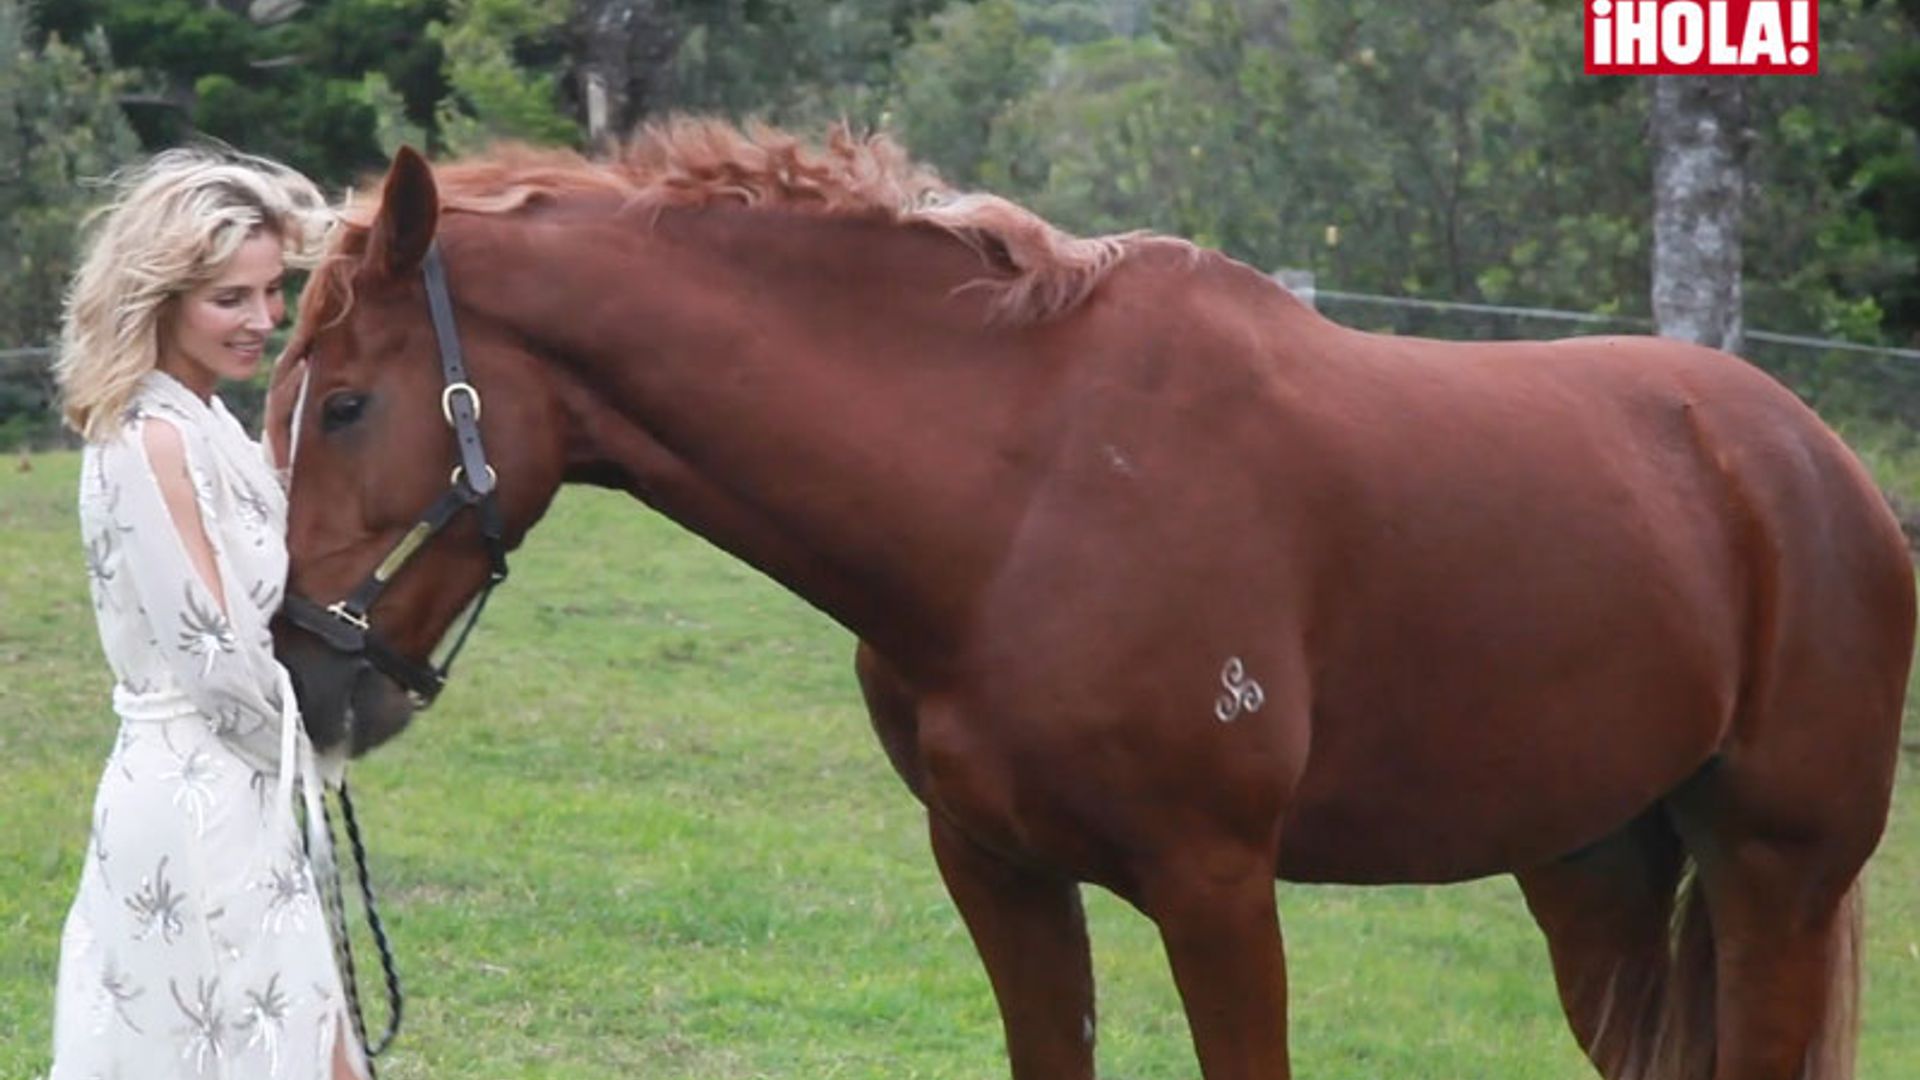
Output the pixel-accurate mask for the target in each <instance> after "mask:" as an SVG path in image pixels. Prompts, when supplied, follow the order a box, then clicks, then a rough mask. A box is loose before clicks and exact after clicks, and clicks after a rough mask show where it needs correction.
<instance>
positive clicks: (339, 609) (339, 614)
mask: <svg viewBox="0 0 1920 1080" xmlns="http://www.w3.org/2000/svg"><path fill="white" fill-rule="evenodd" d="M327 614H329V615H331V616H333V617H334V618H336V619H339V620H340V621H341V622H343V623H346V624H348V625H350V626H353V627H357V628H358V629H360V630H363V631H364V630H367V629H370V628H371V626H372V624H371V623H369V622H368V621H367V617H366V616H365V615H362V614H359V613H358V612H356V611H354V610H353V609H352V608H350V607H348V606H347V602H346V601H345V600H336V601H334V602H333V603H331V604H328V605H327Z"/></svg>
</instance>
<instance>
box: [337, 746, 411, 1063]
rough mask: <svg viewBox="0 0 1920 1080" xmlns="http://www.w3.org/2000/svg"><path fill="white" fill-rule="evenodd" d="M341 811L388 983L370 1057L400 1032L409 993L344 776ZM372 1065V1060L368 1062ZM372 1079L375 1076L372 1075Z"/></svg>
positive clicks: (356, 1011)
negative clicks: (403, 984) (384, 1022)
mask: <svg viewBox="0 0 1920 1080" xmlns="http://www.w3.org/2000/svg"><path fill="white" fill-rule="evenodd" d="M340 811H341V816H343V817H345V818H346V819H347V842H348V843H349V844H351V845H352V846H353V869H354V876H355V877H356V878H358V879H359V881H360V900H361V903H362V904H363V905H364V906H365V908H366V914H367V929H369V930H371V931H373V945H374V948H375V949H377V950H378V951H379V953H380V974H381V976H382V977H383V978H384V979H385V981H386V986H387V1026H386V1030H384V1031H382V1032H381V1033H380V1039H379V1041H378V1042H377V1043H375V1044H373V1045H372V1046H371V1047H369V1048H368V1050H367V1056H368V1057H369V1058H374V1057H378V1056H380V1055H381V1054H384V1053H386V1051H387V1048H388V1047H389V1046H392V1045H393V1038H394V1036H395V1035H398V1034H399V1033H400V1017H401V1014H402V1013H403V1012H404V1011H405V1009H406V996H405V995H404V994H402V993H401V991H400V968H399V965H398V964H396V963H395V962H394V959H393V943H392V942H391V941H389V940H388V938H387V928H386V925H385V924H384V923H382V922H381V921H380V908H379V906H378V905H377V904H375V903H374V899H373V879H372V878H371V877H370V876H369V875H368V874H367V846H366V844H365V843H363V842H362V841H361V839H360V819H359V817H358V816H357V815H355V814H354V812H353V797H352V796H351V795H349V794H347V782H346V779H345V778H342V779H341V781H340ZM339 883H340V878H339V875H338V874H337V873H336V874H335V875H334V888H335V889H336V891H337V890H338V888H339ZM352 997H353V1018H354V1023H355V1024H357V1025H358V1026H359V1027H360V1029H361V1031H360V1037H361V1045H362V1046H365V1045H366V1041H365V1040H366V1020H365V1019H364V1018H363V1017H362V1016H361V1015H360V1000H359V994H358V992H356V993H354V994H353V995H352ZM369 1067H371V1062H369ZM369 1080H372V1078H371V1077H369Z"/></svg>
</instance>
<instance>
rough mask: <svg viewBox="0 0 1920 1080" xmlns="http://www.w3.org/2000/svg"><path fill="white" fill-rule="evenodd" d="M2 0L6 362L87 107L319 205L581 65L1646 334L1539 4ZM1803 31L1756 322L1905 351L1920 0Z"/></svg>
mask: <svg viewBox="0 0 1920 1080" xmlns="http://www.w3.org/2000/svg"><path fill="white" fill-rule="evenodd" d="M23 2H24V0H0V12H6V13H7V14H6V15H5V16H0V24H4V25H8V26H11V27H12V30H11V31H8V32H9V33H11V34H12V37H13V39H15V41H16V44H14V45H12V46H10V47H8V49H7V53H8V55H10V56H18V57H20V58H22V60H23V61H24V62H23V63H20V64H14V65H11V66H10V67H9V68H8V69H5V70H4V71H0V102H5V101H7V100H10V99H9V98H8V97H7V96H6V95H9V94H12V95H14V97H13V98H12V99H11V100H24V99H20V98H18V95H19V94H20V93H22V92H23V91H21V90H20V89H19V87H20V86H22V85H25V84H32V85H40V86H48V87H57V88H58V91H57V96H58V97H59V98H60V105H59V108H61V109H65V110H67V111H66V112H64V113H63V112H59V111H58V110H56V109H51V108H45V109H43V108H39V107H38V106H36V107H35V108H34V109H30V110H29V109H24V108H22V107H19V106H15V108H14V110H13V116H14V119H13V121H12V123H13V127H14V129H15V132H16V133H15V134H12V135H8V134H4V133H0V208H12V207H19V206H36V207H44V208H45V209H44V211H38V212H36V216H33V217H32V218H31V219H29V218H28V217H26V216H19V217H15V216H14V213H15V212H14V211H12V210H11V209H9V220H10V221H14V220H18V221H21V222H22V223H23V226H22V228H21V229H20V230H19V233H20V237H21V238H20V239H19V240H17V241H16V240H15V239H14V237H13V236H12V235H8V236H5V237H0V249H5V248H6V246H7V245H9V244H12V245H14V247H16V248H18V247H33V248H34V254H33V257H32V259H31V260H29V261H28V262H26V263H22V262H20V261H19V257H18V256H15V255H13V254H12V253H11V251H10V250H0V259H8V258H11V259H13V261H11V262H7V263H5V264H4V266H0V269H9V270H13V269H16V268H19V269H18V270H17V272H15V273H10V274H6V275H0V289H5V290H7V291H6V292H4V293H0V347H5V346H9V345H12V346H22V345H33V344H39V343H41V342H44V341H45V340H46V339H47V338H48V336H49V335H50V333H51V330H52V327H53V324H54V318H55V311H54V307H53V305H52V304H51V303H50V302H49V300H48V298H49V297H57V295H58V291H59V283H60V280H61V278H62V275H63V273H64V268H65V259H66V254H65V249H64V247H63V246H62V245H63V244H70V242H71V229H70V228H69V223H70V222H71V220H72V218H73V216H74V214H75V213H77V208H78V206H79V205H80V204H82V203H84V202H85V201H86V199H87V198H88V197H89V195H90V193H89V192H87V191H86V190H85V189H84V188H81V187H78V186H77V185H75V184H74V183H73V178H74V177H76V176H81V175H89V174H93V173H97V172H99V171H101V170H102V169H104V168H105V167H106V166H108V165H111V164H112V163H113V162H114V161H117V160H119V159H121V158H124V157H125V156H126V155H127V154H129V153H131V152H132V150H133V148H132V146H131V144H130V143H129V142H128V141H127V139H126V138H125V137H124V134H118V135H117V134H116V133H124V131H125V130H126V126H127V125H126V123H123V122H122V121H120V120H118V119H114V118H113V117H112V116H110V115H107V114H111V113H115V112H119V113H124V115H125V117H126V120H127V121H128V122H130V123H131V125H132V127H133V128H134V129H135V130H137V131H138V133H139V135H140V140H141V143H142V144H143V145H144V146H146V147H147V148H152V147H156V146H158V145H161V144H165V143H170V142H173V141H176V140H178V139H181V138H185V137H188V136H190V135H192V134H194V133H204V134H208V135H212V136H215V137H218V138H223V139H226V140H229V141H231V142H234V143H236V144H238V145H241V146H244V147H246V148H248V149H252V150H257V151H261V152H264V153H268V154H273V155H277V156H280V157H283V158H285V159H287V160H288V161H290V162H292V163H293V164H295V165H298V166H300V167H301V168H304V169H306V170H308V171H310V172H311V173H313V174H314V175H315V176H316V177H318V178H319V179H321V180H322V181H323V182H324V183H326V184H327V185H328V186H329V187H331V188H333V189H336V190H338V189H340V188H342V187H344V186H345V185H347V184H350V183H352V182H354V181H355V180H356V179H357V178H359V177H360V176H362V175H363V174H364V173H365V172H366V171H367V170H370V169H373V168H377V167H378V165H379V164H380V162H381V161H382V160H383V158H384V155H386V154H387V153H389V152H390V151H391V150H392V149H393V148H394V147H395V146H397V145H398V144H400V143H401V142H412V143H415V144H419V145H423V146H425V147H427V148H428V149H430V150H432V151H435V152H440V153H459V152H465V151H469V150H472V149H475V148H476V147H478V146H481V145H483V144H485V143H486V142H488V141H489V140H492V139H496V138H501V137H511V138H520V139H531V140H536V141H550V142H563V143H572V144H576V145H585V144H586V142H587V141H588V139H587V135H586V131H585V118H586V115H587V110H588V106H587V103H586V101H587V98H588V97H589V96H590V95H589V94H588V93H587V90H586V83H587V81H588V79H587V76H586V75H585V74H584V73H586V72H587V71H588V70H589V68H590V67H592V65H594V64H600V65H602V66H603V67H605V66H606V65H608V64H611V65H612V68H613V81H614V84H615V85H614V87H613V89H614V91H615V93H614V95H613V108H614V112H613V115H612V117H611V120H610V123H611V124H612V128H611V130H626V129H627V128H628V127H630V126H631V125H632V124H633V123H635V122H637V121H642V120H645V119H647V118H649V117H658V116H661V115H664V114H666V113H669V112H674V111H714V112H719V113H722V114H725V115H730V116H734V117H747V116H758V117H762V118H765V119H770V120H773V121H775V122H779V123H785V124H790V125H794V126H800V127H806V128H817V127H818V126H819V125H820V124H822V123H824V122H828V121H832V120H835V119H840V118H845V119H848V120H851V121H852V122H853V123H854V124H855V125H856V126H861V127H871V126H880V127H884V128H886V129H888V130H891V131H893V132H894V133H895V134H896V135H898V136H899V137H900V138H902V139H903V140H904V141H905V142H907V143H908V145H909V146H910V148H911V149H912V150H913V151H914V152H915V153H916V154H918V155H919V156H921V157H923V158H924V159H926V160H928V161H930V162H932V163H934V164H935V165H937V166H938V167H939V168H940V169H941V170H942V172H943V173H944V174H945V175H947V176H948V178H949V179H950V180H952V181H953V182H955V183H956V184H960V185H963V186H982V187H987V188H991V189H994V190H997V191H999V192H1001V193H1003V194H1006V195H1009V196H1011V197H1013V198H1016V199H1019V200H1022V201H1024V202H1027V203H1029V204H1030V205H1032V206H1034V207H1035V208H1036V209H1038V210H1040V211H1041V212H1043V213H1044V214H1046V215H1047V216H1049V217H1051V218H1053V219H1055V220H1057V221H1059V222H1060V223H1061V224H1063V225H1065V226H1067V227H1069V228H1072V229H1075V230H1078V231H1083V232H1087V231H1114V230H1122V229H1133V228H1143V227H1144V228H1154V229H1160V230H1164V231H1168V232H1172V233H1176V234H1180V235H1184V236H1189V237H1192V238H1193V239H1195V240H1197V241H1199V242H1201V243H1204V244H1208V245H1212V246H1217V247H1219V248H1221V249H1223V250H1225V251H1226V252H1227V253H1229V254H1231V255H1234V256H1236V257H1238V258H1241V259H1243V260H1246V261H1248V262H1250V263H1252V264H1254V265H1257V266H1262V267H1268V268H1272V267H1280V266H1287V267H1296V268H1304V269H1310V270H1313V271H1315V272H1316V273H1317V275H1318V277H1319V279H1320V281H1321V282H1322V284H1323V285H1324V286H1329V287H1333V288H1338V289H1344V290H1349V291H1361V292H1375V293H1391V294H1411V295H1418V296H1430V297H1442V298H1447V299H1453V300H1472V301H1486V302H1495V303H1506V304H1526V305H1535V306H1547V307H1561V308H1571V309H1575V310H1580V311H1587V312H1596V313H1609V314H1619V315H1623V316H1629V317H1631V316H1644V315H1645V314H1646V312H1647V309H1648V302H1647V290H1648V273H1649V270H1648V263H1649V255H1650V250H1651V240H1650V236H1651V226H1650V220H1651V216H1652V195H1651V190H1650V189H1651V183H1650V173H1651V166H1650V157H1651V154H1650V150H1649V148H1648V145H1647V141H1648V140H1647V131H1646V118H1647V110H1648V101H1647V99H1648V97H1649V95H1648V94H1647V92H1646V85H1647V84H1646V83H1645V82H1644V80H1637V79H1625V78H1595V77H1589V76H1585V75H1583V74H1581V72H1580V55H1581V26H1580V20H1579V19H1578V18H1577V17H1575V14H1574V13H1573V12H1572V11H1571V9H1569V8H1567V7H1566V5H1564V4H1556V3H1549V2H1546V0H1431V2H1423V3H1420V4H1412V3H1408V2H1406V0H275V2H268V0H217V2H212V3H209V2H207V0H61V2H57V3H56V2H53V0H41V2H40V3H39V5H38V6H37V7H36V8H34V9H33V10H34V12H35V14H36V16H37V19H38V27H39V28H38V29H37V30H23V28H22V27H21V25H20V22H21V18H20V16H21V5H22V3H23ZM1820 17H1821V28H1820V43H1821V64H1822V73H1821V74H1820V75H1819V76H1818V77H1815V78H1771V79H1755V80H1751V92H1750V93H1749V94H1748V95H1747V97H1748V108H1749V116H1748V118H1747V125H1746V127H1747V130H1748V132H1749V137H1748V139H1747V140H1746V167H1747V174H1748V186H1749V191H1750V194H1749V197H1748V199H1747V201H1746V204H1747V208H1748V209H1747V214H1746V217H1747V228H1746V260H1745V279H1746V295H1747V298H1748V305H1747V306H1748V311H1749V316H1748V320H1747V322H1748V324H1749V326H1752V327H1756V328H1760V329H1765V330H1775V331H1786V332H1793V333H1803V334H1814V335H1823V336H1833V337H1843V338H1846V339H1849V340H1853V341H1858V342H1865V343H1880V344H1895V345H1913V344H1915V343H1920V0H1830V2H1828V3H1825V4H1822V5H1821V7H1820ZM608 27H617V28H618V33H617V34H613V35H611V36H610V34H609V31H608V29H607V28H608ZM76 43H85V45H84V47H81V46H80V45H78V44H76ZM609 57H611V59H609ZM56 69H57V70H56ZM35 80H39V81H38V82H37V83H36V82H35ZM8 88H12V89H8ZM115 102H117V107H116V104H115ZM3 116H4V110H0V117H3ZM27 117H31V118H32V119H25V118H27ZM5 123H6V121H5V120H4V119H0V126H3V125H4V124H5ZM23 128H26V129H32V130H36V131H38V132H39V134H37V135H32V136H30V137H28V143H29V144H30V145H29V148H28V150H29V151H30V152H23V153H21V154H20V155H17V156H16V155H13V154H10V153H9V144H7V143H5V142H4V141H3V140H6V139H8V138H12V139H14V140H15V141H16V142H17V141H18V140H19V139H20V138H21V136H20V135H19V134H18V133H17V132H18V131H19V130H21V129H23ZM36 154H37V155H38V156H37V157H35V156H34V155H36ZM28 160H34V161H38V162H40V163H41V164H39V165H36V166H35V167H34V169H31V170H28V169H20V168H17V167H11V166H12V163H13V162H15V161H28ZM49 162H53V163H52V164H49ZM29 172H33V173H34V175H32V176H29V175H27V174H28V173H29ZM1564 329H1565V328H1560V327H1545V328H1542V330H1543V332H1548V333H1552V332H1564ZM1468 332H1473V331H1472V330H1471V329H1470V330H1469V331H1468ZM1481 332H1487V331H1481ZM1769 362H1771V361H1769ZM1907 366H1912V365H1907ZM1775 367H1776V370H1780V371H1782V372H1786V373H1788V374H1790V375H1792V376H1793V377H1794V378H1795V380H1796V382H1795V385H1796V387H1797V388H1799V389H1801V390H1802V391H1803V392H1807V393H1809V394H1810V395H1812V396H1814V397H1815V398H1816V400H1818V401H1820V402H1821V403H1822V404H1823V405H1825V404H1827V403H1830V402H1833V401H1844V402H1849V403H1851V402H1854V401H1864V402H1867V403H1870V404H1876V405H1878V406H1885V405H1886V403H1887V402H1890V401H1895V400H1897V401H1899V402H1901V403H1902V404H1899V405H1897V406H1894V407H1883V408H1882V410H1881V411H1882V412H1884V413H1886V414H1888V415H1896V416H1902V417H1906V418H1908V419H1912V418H1915V417H1920V387H1915V388H1907V387H1905V386H1904V385H1903V386H1902V387H1900V388H1897V389H1896V390H1893V391H1889V390H1886V389H1884V388H1882V387H1881V386H1880V384H1879V381H1878V380H1879V378H1880V375H1881V374H1882V373H1880V372H1874V373H1873V374H1872V375H1871V377H1868V378H1865V379H1864V380H1863V381H1862V380H1860V379H1857V378H1856V375H1855V374H1850V373H1857V372H1860V371H1862V370H1864V369H1862V368H1860V367H1858V366H1857V365H1852V364H1850V362H1849V361H1848V360H1847V358H1845V357H1823V356H1818V355H1797V354H1796V355H1791V356H1784V357H1782V358H1781V359H1780V360H1779V361H1778V363H1777V364H1776V365H1775ZM7 371H8V369H7V366H6V363H5V361H0V383H4V381H5V379H6V376H7ZM1895 378H1896V379H1898V378H1904V376H1900V375H1898V373H1895ZM1849 379H1854V380H1855V381H1856V382H1858V383H1859V385H1858V386H1844V385H1841V384H1843V383H1846V382H1847V381H1848V380H1849ZM16 381H17V378H16ZM1861 386H1864V387H1865V388H1864V389H1861V388H1860V387H1861ZM1823 388H1824V389H1823ZM1823 395H1824V396H1823ZM8 400H9V399H6V398H4V397H0V420H3V419H4V418H5V416H6V415H8V410H9V409H10V408H17V407H18V405H17V403H16V404H15V405H13V406H9V405H8V404H7V401H8ZM1909 406H1911V407H1909ZM1847 407H1849V408H1851V404H1848V406H1847Z"/></svg>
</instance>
